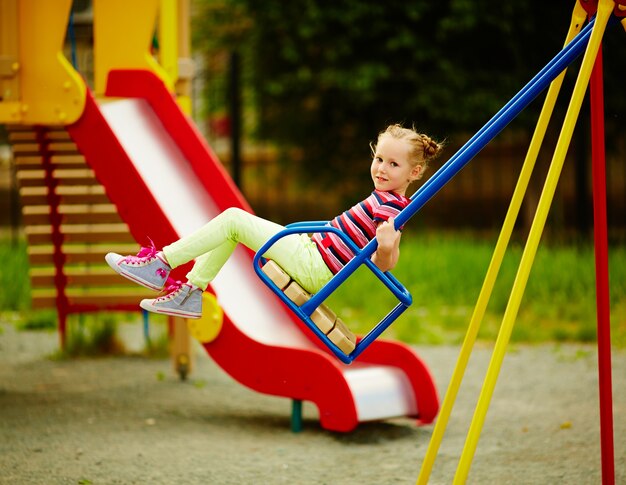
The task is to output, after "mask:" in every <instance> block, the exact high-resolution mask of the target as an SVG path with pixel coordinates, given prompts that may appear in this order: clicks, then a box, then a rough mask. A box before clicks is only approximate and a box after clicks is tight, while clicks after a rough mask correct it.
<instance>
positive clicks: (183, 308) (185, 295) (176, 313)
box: [139, 281, 202, 318]
mask: <svg viewBox="0 0 626 485" xmlns="http://www.w3.org/2000/svg"><path fill="white" fill-rule="evenodd" d="M167 291H168V293H167V294H166V295H164V296H160V297H158V298H154V299H146V300H141V303H140V304H139V306H140V307H141V308H143V309H144V310H148V311H149V312H154V313H163V314H165V315H171V316H173V317H183V318H200V317H201V316H202V290H201V289H200V288H198V287H196V286H192V285H190V284H189V283H181V282H180V281H177V282H175V283H172V285H170V286H168V288H167Z"/></svg>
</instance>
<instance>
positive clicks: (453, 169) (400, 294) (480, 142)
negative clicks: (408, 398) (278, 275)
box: [253, 18, 595, 364]
mask: <svg viewBox="0 0 626 485" xmlns="http://www.w3.org/2000/svg"><path fill="white" fill-rule="evenodd" d="M594 21H595V18H592V19H591V20H590V21H589V22H588V23H587V25H586V26H585V27H584V28H583V29H582V30H581V31H580V32H579V33H578V35H577V36H576V37H574V39H572V41H571V42H569V43H568V44H567V45H566V46H565V47H563V49H562V50H561V51H560V52H559V53H558V54H557V55H556V56H555V57H554V58H553V59H552V60H551V61H550V62H549V63H548V64H547V65H546V66H545V67H544V68H543V69H542V70H541V71H539V73H538V74H537V75H536V76H535V77H533V78H532V79H531V80H530V81H529V82H528V83H527V84H526V85H525V86H524V87H523V88H522V89H521V90H520V91H519V92H518V93H517V94H516V95H515V96H514V97H513V98H511V100H510V101H509V102H508V103H507V104H506V105H505V106H504V107H503V108H502V109H501V110H500V111H498V113H496V114H495V115H494V116H493V117H492V118H491V119H490V120H489V121H488V122H487V123H486V124H485V125H484V126H483V127H482V128H481V129H480V130H479V131H478V132H476V134H475V135H474V136H473V137H472V138H470V140H469V141H467V142H466V143H465V145H463V146H462V147H461V148H460V149H459V151H458V152H456V153H455V154H454V155H453V156H452V157H451V158H450V159H449V160H448V161H447V162H446V163H445V164H444V165H443V166H442V167H441V168H440V169H439V170H437V172H435V174H433V176H432V177H431V178H429V179H428V180H427V181H426V182H425V183H424V184H423V185H422V186H421V187H420V188H419V189H418V190H417V191H416V192H415V193H414V194H413V195H412V196H411V202H410V203H409V205H408V206H407V207H405V208H404V209H403V210H402V211H401V212H400V213H399V214H398V216H397V217H396V218H395V227H396V229H397V228H399V227H402V226H403V225H404V224H405V223H406V222H407V221H408V220H409V219H410V218H411V217H412V216H413V215H415V214H416V213H417V212H418V211H419V210H420V209H421V208H422V207H423V206H424V205H425V204H426V202H428V201H429V200H430V199H431V198H432V197H433V196H434V195H435V194H436V193H437V192H438V191H439V190H440V189H441V188H442V187H443V186H444V185H446V184H447V183H448V182H449V181H450V179H452V177H454V176H455V175H456V174H457V173H459V172H460V171H461V169H463V167H465V165H467V163H469V161H470V160H472V159H473V158H474V157H475V156H476V155H477V154H478V153H479V152H480V151H481V150H482V149H483V148H484V147H485V146H486V145H487V144H488V143H489V142H490V141H491V140H493V139H494V138H495V137H496V136H497V135H498V133H500V131H502V130H503V129H504V127H505V126H507V125H508V124H509V123H510V122H511V121H512V120H513V119H514V118H515V117H516V116H517V115H519V113H521V112H522V111H523V110H524V109H525V108H526V107H527V106H528V105H529V104H530V103H531V102H532V101H533V100H534V99H535V98H536V97H537V96H538V95H539V93H541V92H542V91H543V90H544V89H545V88H546V87H547V86H548V85H549V84H550V83H551V82H552V81H553V80H554V79H555V78H556V77H558V75H559V74H560V73H561V72H562V71H563V70H564V69H565V68H567V66H569V65H570V64H571V63H572V62H573V61H574V60H575V59H576V58H577V57H578V56H579V55H580V54H581V53H582V52H583V50H584V49H585V47H586V45H587V43H588V41H589V38H590V36H591V31H592V29H593V24H594ZM326 224H327V221H309V222H296V223H293V224H289V225H288V226H286V228H285V229H284V230H282V231H281V232H279V233H278V234H276V235H275V236H274V237H272V238H271V239H269V240H268V241H267V242H266V243H265V244H264V245H263V246H262V247H261V248H260V249H259V250H258V251H257V253H256V254H255V256H254V260H253V264H254V269H255V271H256V273H257V274H258V275H259V277H260V278H261V279H262V280H263V281H264V282H265V284H266V285H267V286H268V287H269V288H270V289H271V290H272V291H273V292H274V293H275V294H276V295H277V296H278V297H279V298H280V299H281V300H282V301H283V302H284V303H285V304H286V305H287V306H288V307H289V308H290V309H291V311H293V312H294V313H295V314H296V315H297V316H298V317H299V318H300V319H301V320H302V321H303V322H304V323H305V324H306V325H307V327H308V328H309V329H311V331H312V332H313V333H314V334H315V335H316V336H317V337H318V338H319V339H320V340H321V341H322V342H323V343H324V344H325V345H326V346H327V347H328V348H329V349H330V350H331V352H332V353H333V354H334V355H335V356H336V357H337V358H338V359H339V360H341V361H342V362H343V363H345V364H351V363H352V362H353V361H354V360H355V359H356V358H357V357H358V356H359V355H361V353H363V351H364V350H365V349H366V348H367V347H368V346H369V345H370V344H371V343H372V342H373V341H374V340H376V339H377V338H378V336H380V334H381V333H383V332H384V331H385V330H386V329H387V328H388V327H389V326H390V325H391V324H392V323H393V322H394V321H395V320H396V319H397V318H398V317H399V316H400V315H401V314H402V313H403V312H404V311H405V310H406V309H407V308H408V307H409V306H410V305H411V303H412V301H413V298H412V296H411V294H410V293H409V291H408V290H407V289H406V288H405V287H404V286H403V285H402V283H400V282H399V281H398V280H397V279H396V278H395V277H394V276H393V275H392V274H391V273H390V272H383V271H381V270H380V269H379V268H378V267H377V266H376V265H375V264H374V263H373V262H372V261H371V259H370V258H371V256H372V254H374V252H375V251H376V248H377V247H378V243H377V241H376V238H374V239H372V240H371V241H370V242H369V243H367V244H366V245H365V247H363V249H359V248H358V247H357V246H356V244H354V242H353V241H352V240H350V238H348V236H347V235H346V234H344V233H343V232H341V231H340V230H338V229H336V228H334V227H331V226H328V225H326ZM317 232H332V233H335V234H337V236H339V237H340V238H341V239H342V241H344V242H345V243H346V244H347V245H348V247H349V248H350V249H351V250H352V251H353V252H354V255H355V256H354V257H353V258H352V259H351V260H350V261H349V262H348V263H347V264H346V265H345V266H344V267H343V268H342V269H341V270H340V271H339V272H338V273H337V274H335V275H334V276H333V278H332V279H331V280H330V281H329V282H328V283H326V284H325V285H324V286H323V287H322V288H321V289H320V290H319V291H318V292H317V293H315V294H314V295H313V296H312V297H311V299H309V300H308V301H306V302H305V303H303V304H302V306H298V305H296V304H295V303H293V302H292V301H291V300H290V299H289V298H288V297H287V296H286V295H285V294H284V293H283V292H282V291H281V290H280V288H278V287H277V286H276V284H275V283H274V282H273V281H272V280H271V279H269V277H268V276H267V275H266V274H265V273H264V272H263V271H262V269H261V263H262V259H263V255H264V254H265V253H266V252H267V251H268V249H269V248H270V247H271V246H272V245H274V244H275V243H276V241H278V240H279V239H281V238H283V237H285V236H288V235H290V234H303V233H306V234H311V233H317ZM363 264H365V265H366V266H367V267H368V268H369V269H370V270H371V271H372V272H373V273H374V274H375V275H376V276H377V277H378V278H379V279H380V280H381V281H382V282H383V283H384V284H385V286H386V287H387V288H388V289H389V290H390V291H391V292H392V293H393V294H394V295H395V297H396V298H397V299H398V304H397V305H396V306H395V307H394V308H393V309H392V310H391V311H390V312H389V313H388V314H387V315H386V316H385V317H384V318H383V319H382V320H381V321H380V322H378V324H376V325H375V326H374V327H373V328H372V330H370V332H369V333H367V334H366V335H365V336H364V337H363V338H362V339H361V340H359V342H358V343H357V345H356V347H355V349H354V350H353V351H352V352H351V353H350V354H346V353H345V352H343V351H342V350H341V349H339V347H337V345H335V344H334V343H333V342H332V341H331V340H330V339H329V338H328V336H327V335H325V334H324V333H323V332H322V331H321V330H320V329H319V328H318V327H317V326H316V325H315V323H313V321H312V320H311V314H312V313H313V311H314V310H315V309H316V308H317V307H318V306H320V305H321V304H322V303H323V302H324V301H325V300H326V299H327V298H328V297H329V296H330V294H331V293H332V292H333V291H335V290H336V289H337V288H338V287H339V286H340V285H341V284H342V283H343V282H344V281H345V280H347V279H348V278H349V277H350V276H351V275H352V273H354V272H355V271H356V270H357V268H359V267H360V266H361V265H363Z"/></svg>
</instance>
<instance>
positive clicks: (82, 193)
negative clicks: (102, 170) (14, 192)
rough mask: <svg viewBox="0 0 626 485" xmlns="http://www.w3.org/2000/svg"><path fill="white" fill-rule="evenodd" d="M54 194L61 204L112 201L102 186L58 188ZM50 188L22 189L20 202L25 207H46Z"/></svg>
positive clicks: (106, 202) (105, 202) (104, 202)
mask: <svg viewBox="0 0 626 485" xmlns="http://www.w3.org/2000/svg"><path fill="white" fill-rule="evenodd" d="M54 193H55V194H56V195H57V196H58V197H59V203H60V204H64V205H73V204H109V203H110V202H111V201H110V200H109V197H108V196H107V195H106V192H105V191H104V187H102V185H89V186H80V185H71V186H61V187H57V188H56V190H55V191H54ZM47 194H48V187H22V188H21V189H20V200H21V201H22V205H23V206H29V205H46V204H47V203H48V195H47Z"/></svg>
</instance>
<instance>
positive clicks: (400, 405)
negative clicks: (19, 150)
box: [0, 0, 439, 432]
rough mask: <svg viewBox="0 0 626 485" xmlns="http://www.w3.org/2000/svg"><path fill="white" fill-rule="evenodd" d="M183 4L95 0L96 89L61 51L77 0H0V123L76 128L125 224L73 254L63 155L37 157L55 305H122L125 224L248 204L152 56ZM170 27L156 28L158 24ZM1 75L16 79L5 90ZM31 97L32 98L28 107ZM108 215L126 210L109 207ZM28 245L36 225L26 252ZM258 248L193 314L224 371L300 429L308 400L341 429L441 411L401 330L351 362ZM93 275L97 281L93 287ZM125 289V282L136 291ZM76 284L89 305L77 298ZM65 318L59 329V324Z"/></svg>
mask: <svg viewBox="0 0 626 485" xmlns="http://www.w3.org/2000/svg"><path fill="white" fill-rule="evenodd" d="M175 3H176V2H172V0H162V1H161V2H159V1H157V0H142V1H137V2H132V5H130V4H129V3H128V2H123V1H121V0H95V1H94V2H93V7H94V8H93V14H94V45H95V49H94V56H95V57H94V63H93V65H94V76H93V78H94V89H93V90H91V89H89V88H88V87H87V86H86V84H85V82H84V81H83V80H82V79H81V77H80V76H79V75H78V74H77V73H76V71H75V70H74V69H73V67H72V66H71V65H70V64H69V63H68V62H67V61H66V60H65V58H64V56H63V55H62V53H61V48H62V45H63V35H62V33H63V32H64V29H65V26H66V25H67V24H68V17H69V13H70V7H71V1H70V0H54V1H52V0H51V1H49V2H45V3H44V4H42V3H41V2H39V3H37V5H35V1H34V0H26V1H21V0H20V1H17V0H0V6H1V7H2V10H0V12H1V13H2V17H1V21H2V27H3V33H4V32H10V30H8V26H10V25H13V26H14V27H13V31H12V37H13V41H12V42H10V43H9V44H10V45H9V47H11V48H12V49H13V50H12V51H11V50H10V49H9V47H7V48H6V49H5V45H4V44H2V50H1V51H0V53H1V54H2V55H3V56H4V53H5V52H9V51H11V52H12V54H10V55H8V57H9V58H10V59H11V62H10V65H11V66H13V65H15V66H16V68H15V69H13V70H11V71H10V73H9V76H8V77H7V78H4V77H3V78H2V82H3V86H2V87H3V91H2V92H3V93H7V92H9V93H10V96H4V97H3V100H2V102H0V122H2V123H6V124H7V125H9V126H10V127H11V129H12V130H13V129H15V130H17V131H20V130H23V127H25V126H26V127H31V126H38V127H41V129H45V130H49V131H51V132H54V133H57V132H58V133H60V134H62V135H63V137H64V139H65V140H67V142H69V141H70V140H71V149H72V150H74V151H73V152H72V153H73V156H74V157H76V160H74V159H72V160H74V161H79V162H80V163H81V164H86V166H88V168H82V169H81V170H88V172H86V173H85V174H83V175H85V176H89V177H91V180H92V182H93V183H94V184H95V183H96V182H97V185H94V188H93V189H89V191H93V192H94V193H97V194H99V198H98V199H97V201H98V203H102V204H103V205H105V206H107V208H106V211H105V212H106V217H110V218H111V219H110V220H109V219H107V222H106V223H107V224H109V225H110V224H113V223H115V224H118V223H119V224H122V225H121V226H120V228H119V230H117V231H113V232H115V233H116V234H117V235H116V236H115V237H114V236H111V235H107V236H104V228H99V229H102V230H99V232H97V234H96V235H94V236H90V237H91V240H90V241H84V240H82V239H81V240H80V242H81V244H87V245H88V247H87V248H86V249H85V251H84V255H85V258H82V259H80V260H77V259H76V258H74V257H73V256H71V255H72V253H71V251H72V250H73V249H75V246H76V244H75V243H73V242H72V241H75V240H73V239H72V237H74V236H72V235H71V230H70V229H69V225H70V224H68V221H69V214H68V209H67V204H66V202H68V201H69V199H66V198H63V197H65V195H63V194H62V193H61V192H60V186H61V183H60V180H61V178H60V177H61V176H62V175H63V172H62V169H60V167H59V166H57V165H56V164H57V163H59V164H60V163H61V160H60V159H59V158H58V153H57V152H56V151H55V152H53V153H51V154H50V156H42V159H49V160H50V170H49V172H48V175H45V176H44V178H45V177H47V178H48V179H49V180H50V183H49V184H47V185H45V187H44V188H43V189H41V192H42V193H43V194H44V195H43V196H42V197H40V198H39V199H37V204H38V205H39V206H42V208H41V212H43V213H44V215H42V219H39V220H38V221H36V222H33V224H35V225H37V226H39V225H41V226H44V225H45V226H46V230H47V231H49V232H50V233H51V234H52V235H54V237H53V238H52V240H53V241H54V243H53V244H52V245H50V244H48V245H46V247H45V250H46V251H48V253H50V255H51V256H49V260H54V261H56V263H55V264H54V266H52V268H50V269H49V270H48V272H49V275H50V277H48V279H47V280H46V282H47V284H50V285H51V286H50V287H49V288H48V289H49V290H50V291H51V293H52V295H53V298H52V299H48V300H47V301H48V303H56V304H57V310H58V311H59V312H60V313H59V315H60V317H61V316H64V315H67V312H74V311H88V310H110V309H117V308H115V306H114V305H115V304H116V303H120V302H121V301H122V300H121V299H119V298H117V297H116V298H114V299H113V300H110V299H107V300H106V301H105V300H104V296H102V295H107V293H111V292H112V290H111V288H110V287H109V288H108V289H107V288H105V287H104V285H105V281H104V280H103V279H102V280H100V279H99V278H100V276H98V262H100V264H102V267H103V268H106V266H104V254H105V253H106V252H108V251H111V250H114V251H115V250H119V252H126V253H128V252H130V251H128V250H127V249H128V248H124V247H123V246H116V245H114V242H115V243H116V244H122V243H124V244H127V243H129V242H130V239H131V238H129V237H128V236H127V234H129V235H130V236H131V237H132V240H134V241H136V242H139V243H141V244H144V243H145V242H146V241H147V239H148V237H151V238H153V241H154V243H155V245H156V246H159V247H161V246H163V245H165V244H168V243H169V242H171V241H173V240H176V239H179V238H180V237H182V236H184V235H186V234H189V233H190V232H192V231H193V230H195V229H196V228H198V227H200V226H202V225H203V224H205V223H206V222H207V221H208V220H210V219H211V218H213V217H215V216H216V215H217V214H218V213H220V212H221V211H223V210H224V209H226V208H228V207H240V208H242V209H245V210H248V211H251V208H250V207H249V205H248V204H247V202H246V201H245V199H244V198H243V196H242V195H241V193H240V192H239V191H238V189H237V188H236V187H235V185H234V184H233V182H232V180H231V179H230V177H229V176H228V174H227V173H226V171H225V170H224V168H223V166H222V165H221V164H220V162H219V160H218V159H217V157H216V156H215V154H214V153H213V151H212V150H211V148H210V147H209V146H207V144H206V142H205V141H204V139H203V138H202V136H201V135H200V134H199V132H198V130H197V128H196V127H195V125H194V124H193V122H192V121H191V120H190V118H189V116H188V115H187V113H186V111H185V109H186V107H187V106H188V105H189V103H184V102H182V103H181V96H176V95H175V91H178V90H179V89H180V86H179V84H180V79H179V80H176V79H175V78H174V77H172V72H173V71H174V70H173V69H171V68H170V69H165V68H164V67H165V66H163V63H162V62H161V63H159V65H160V67H159V66H157V65H156V64H155V61H154V59H153V58H152V56H151V55H150V52H149V47H150V45H151V43H152V36H153V33H154V25H155V22H156V19H157V18H158V17H159V16H158V12H159V11H161V12H164V11H166V9H167V11H168V12H170V13H169V14H168V15H173V13H172V12H173V11H175V10H176V9H175V8H173V7H172V5H173V4H175ZM183 3H184V2H183ZM159 9H160V10H159ZM18 14H19V15H18ZM162 16H163V15H161V17H162ZM17 18H19V19H20V20H19V23H18V22H17V21H16V19H17ZM160 22H163V19H162V18H161V19H160ZM48 24H54V25H53V26H52V25H50V26H49V29H48V30H46V29H45V28H44V26H46V25H48ZM5 25H6V26H7V29H5ZM111 25H115V28H114V29H113V28H111ZM15 26H17V28H15ZM35 28H37V29H38V30H37V32H38V35H37V36H35V37H37V40H36V42H37V45H38V46H39V45H43V44H46V48H45V49H43V47H41V50H40V48H39V47H36V46H35V47H32V48H30V49H29V50H28V53H29V56H31V57H28V58H23V57H22V55H21V52H23V51H22V50H21V48H19V46H20V45H21V43H22V42H25V41H26V40H25V39H24V37H25V36H28V34H29V33H32V32H33V29H35ZM40 28H41V29H40ZM170 30H171V29H169V30H168V29H167V28H161V27H160V28H159V31H160V32H161V33H163V32H164V31H165V32H169V31H170ZM120 32H123V33H124V36H123V37H124V45H123V46H121V45H119V42H120V40H119V37H120V35H119V33H120ZM53 34H54V35H53ZM9 37H11V36H9ZM33 42H35V41H33ZM173 43H175V42H170V43H168V42H167V39H160V45H159V47H160V50H161V51H163V50H165V51H169V49H170V47H168V46H171V45H172V44H173ZM40 52H45V53H46V56H45V57H43V56H41V55H40ZM177 57H178V55H176V56H174V55H170V57H168V58H169V59H170V60H171V59H172V58H177ZM3 58H4V57H3ZM170 64H171V63H170ZM170 67H171V66H170ZM178 68H179V70H180V68H181V66H180V65H178ZM51 70H54V71H55V72H58V74H57V75H56V77H53V78H50V77H48V73H49V72H50V71H51ZM5 81H6V82H8V83H10V85H11V86H12V89H8V88H7V89H4V86H5V85H4V82H5ZM25 83H31V84H32V85H33V86H40V88H39V89H40V91H41V93H38V95H37V97H29V96H31V91H28V90H24V89H22V86H23V85H25ZM59 86H60V87H59ZM66 87H67V89H66ZM67 93H70V94H67ZM182 98H183V101H184V96H182ZM35 105H36V107H37V109H34V108H33V107H34V106H35ZM37 129H40V128H37ZM59 136H61V135H59ZM55 137H56V135H55ZM55 137H53V139H55ZM51 145H52V143H49V144H47V145H45V144H42V143H36V146H37V150H39V151H42V152H45V153H48V152H50V150H51V148H45V147H50V146H51ZM42 147H43V148H42ZM46 150H48V151H47V152H46ZM38 156H40V155H38ZM37 161H38V160H32V163H33V164H36V163H37ZM63 163H68V161H67V160H65V161H64V162H63ZM33 177H34V178H36V177H37V175H34V176H33ZM64 190H65V189H64ZM34 203H35V202H33V204H34ZM82 204H83V205H85V206H86V208H85V212H86V213H87V215H85V216H84V217H85V218H84V219H81V221H80V222H81V224H87V223H88V225H89V226H94V225H95V224H96V222H97V221H96V219H95V218H93V219H89V218H87V217H88V216H89V217H95V215H96V213H97V210H96V209H98V204H96V203H95V202H94V203H92V202H82ZM103 210H104V208H103ZM44 216H45V217H44ZM114 216H115V217H119V219H113V217H114ZM99 217H104V216H101V215H99ZM86 221H87V222H86ZM100 222H101V223H104V221H102V220H101V221H100ZM38 230H39V229H38ZM41 230H42V231H43V230H44V229H43V228H41ZM96 243H98V244H96ZM30 244H31V240H30V238H29V252H31V253H32V249H33V247H31V246H30ZM111 246H113V247H111ZM87 255H88V258H87ZM252 256H253V255H251V254H250V253H249V252H247V251H245V250H244V249H243V248H238V249H237V250H236V251H235V253H234V254H233V256H232V257H231V259H230V260H229V261H228V263H227V264H226V266H225V267H224V268H223V269H222V271H221V272H220V274H219V276H218V277H217V278H216V279H215V280H214V281H213V282H212V285H211V288H210V290H209V293H210V294H211V295H209V294H207V295H204V297H205V301H206V299H209V300H210V303H209V304H208V305H207V309H209V310H210V314H209V313H207V315H203V319H201V320H205V321H206V325H207V326H208V327H202V326H201V327H197V326H196V325H195V324H193V325H191V331H192V333H193V335H194V336H196V337H197V338H198V339H199V340H200V341H201V343H202V345H203V347H204V349H205V350H206V351H207V352H208V354H209V355H210V356H211V357H212V358H213V359H214V360H215V361H216V363H217V364H218V365H219V366H220V367H221V368H222V369H223V370H224V371H226V372H227V373H229V374H230V375H231V376H232V377H233V378H234V379H236V380H237V381H239V382H240V383H242V384H243V385H246V386H248V387H249V388H251V389H254V390H256V391H258V392H262V393H266V394H271V395H276V396H282V397H287V398H289V399H291V400H292V402H293V421H292V425H293V428H294V429H296V430H297V429H298V428H299V426H300V423H301V416H300V413H301V410H302V402H303V401H310V402H312V403H314V404H315V405H316V406H317V408H318V410H319V416H320V423H321V426H322V427H324V428H326V429H329V430H333V431H341V432H345V431H350V430H352V429H354V428H355V427H356V426H357V425H358V424H359V423H361V422H364V421H372V420H381V419H387V418H391V417H398V416H409V417H412V418H415V419H416V420H418V421H419V422H421V423H430V422H432V421H433V419H434V418H435V416H436V414H437V411H438V407H439V402H438V396H437V391H436V388H435V385H434V382H433V379H432V376H431V374H430V372H429V370H428V368H427V367H426V365H425V364H424V363H423V362H422V360H421V359H420V358H419V356H418V355H417V354H416V353H415V351H414V350H412V349H411V348H410V347H408V346H406V345H403V344H401V343H399V342H391V341H384V340H382V339H378V340H377V341H376V342H374V343H372V345H371V346H370V348H369V350H368V352H367V355H363V356H361V359H360V362H359V364H358V365H355V366H350V367H348V366H345V365H343V364H342V363H341V362H339V361H338V360H337V359H336V358H335V357H334V356H333V355H332V354H330V353H329V352H328V351H327V350H326V349H325V348H324V347H323V346H321V345H320V344H319V341H318V340H317V339H316V338H315V337H314V336H313V335H312V334H311V332H309V330H308V329H307V327H306V326H305V325H303V324H302V322H301V321H300V320H299V319H298V318H296V317H295V316H294V315H293V313H292V312H290V311H289V310H288V309H287V308H286V307H285V306H284V305H283V304H282V303H281V301H280V300H278V299H277V298H275V297H274V296H273V294H272V292H271V291H270V290H268V288H267V287H266V286H265V285H264V284H263V283H262V282H261V281H260V280H259V278H258V277H257V275H256V274H255V272H254V270H253V265H252V261H253V257H252ZM55 257H56V259H54V258H55ZM70 265H79V266H81V271H84V272H87V270H88V271H89V274H90V276H89V279H88V280H82V282H79V281H78V280H75V279H72V278H69V276H68V273H69V270H70ZM188 269H189V268H188V267H187V268H176V270H175V272H174V273H173V275H172V276H173V277H174V278H181V279H182V278H183V277H184V274H185V273H186V272H187V271H188ZM92 273H93V274H92ZM112 276H113V277H115V276H116V275H115V274H112ZM102 277H103V278H104V275H103V276H102ZM97 278H98V279H97ZM96 279H97V281H98V282H100V284H102V285H103V287H102V288H97V287H96V286H95V281H96ZM40 282H41V283H43V282H42V281H40ZM106 284H107V285H112V284H115V285H120V287H121V285H125V284H126V281H125V280H124V279H123V278H119V277H118V278H117V280H116V281H115V283H113V281H112V280H109V281H108V282H107V283H106ZM128 288H130V287H127V290H126V291H135V292H136V291H137V290H136V289H134V288H133V289H132V290H130V289H128ZM116 291H117V290H116ZM78 296H80V297H81V298H82V299H83V300H82V301H83V302H84V303H89V305H91V306H89V307H86V306H85V307H79V306H77V305H75V303H77V300H75V298H77V297H78ZM63 299H66V300H67V302H68V305H67V306H65V307H62V306H59V305H58V303H59V302H62V301H63ZM130 299H133V300H134V302H135V304H137V303H138V301H139V298H136V299H135V297H134V296H132V297H130ZM87 300H88V301H87ZM216 302H217V303H216ZM242 302H243V303H244V304H242ZM216 304H217V306H216ZM205 317H206V318H205ZM59 321H60V323H61V318H60V319H59ZM199 323H200V324H201V323H202V322H199ZM183 324H185V322H183ZM63 325H64V323H63ZM185 325H186V324H185ZM60 330H62V331H63V332H64V328H62V329H61V328H60ZM188 357H189V356H188V354H182V356H181V359H179V360H178V363H179V364H180V366H181V367H182V368H184V370H185V372H186V371H187V368H186V366H188V365H189V363H190V362H189V359H188Z"/></svg>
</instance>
